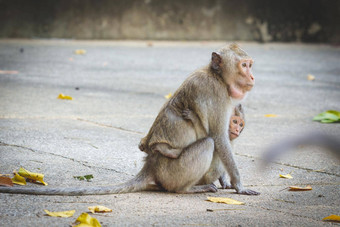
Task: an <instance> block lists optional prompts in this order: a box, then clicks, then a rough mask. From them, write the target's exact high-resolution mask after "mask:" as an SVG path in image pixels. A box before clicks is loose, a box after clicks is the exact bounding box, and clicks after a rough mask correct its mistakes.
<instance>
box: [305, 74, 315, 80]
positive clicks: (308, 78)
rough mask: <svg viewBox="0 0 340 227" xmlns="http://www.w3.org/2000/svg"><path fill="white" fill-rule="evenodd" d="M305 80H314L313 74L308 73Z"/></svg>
mask: <svg viewBox="0 0 340 227" xmlns="http://www.w3.org/2000/svg"><path fill="white" fill-rule="evenodd" d="M307 80H315V76H313V75H312V74H308V75H307Z"/></svg>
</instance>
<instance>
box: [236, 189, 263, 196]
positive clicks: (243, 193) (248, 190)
mask: <svg viewBox="0 0 340 227" xmlns="http://www.w3.org/2000/svg"><path fill="white" fill-rule="evenodd" d="M237 194H241V195H260V192H256V191H253V190H250V189H242V190H237Z"/></svg>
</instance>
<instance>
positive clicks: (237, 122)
mask: <svg viewBox="0 0 340 227" xmlns="http://www.w3.org/2000/svg"><path fill="white" fill-rule="evenodd" d="M243 128H244V120H243V119H242V118H241V117H239V116H235V115H233V116H231V118H230V124H229V138H230V140H233V139H236V138H237V137H238V136H239V135H240V133H241V132H242V130H243Z"/></svg>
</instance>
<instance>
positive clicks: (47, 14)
mask: <svg viewBox="0 0 340 227" xmlns="http://www.w3.org/2000/svg"><path fill="white" fill-rule="evenodd" d="M339 22H340V0H284V1H282V0H225V1H222V0H187V1H185V0H164V1H161V0H111V1H109V0H59V1H58V0H0V37H2V38H74V39H157V40H245V41H253V40H257V41H262V42H268V41H284V42H285V41H302V42H325V43H339V41H340V38H339V37H340V28H339V27H340V26H339Z"/></svg>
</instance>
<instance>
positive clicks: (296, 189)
mask: <svg viewBox="0 0 340 227" xmlns="http://www.w3.org/2000/svg"><path fill="white" fill-rule="evenodd" d="M310 190H312V187H311V186H310V185H307V186H306V187H298V186H289V191H310Z"/></svg>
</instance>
